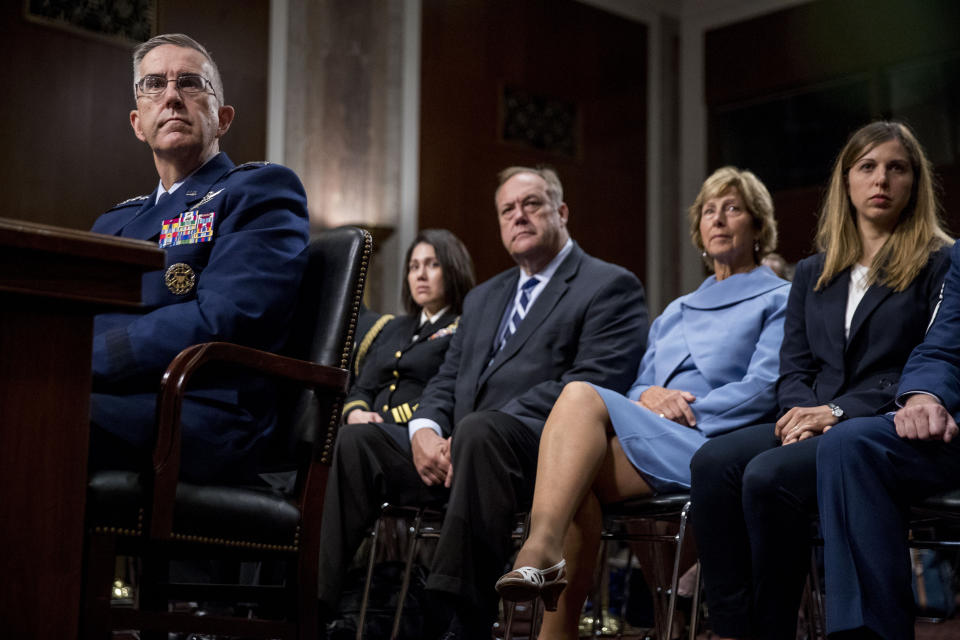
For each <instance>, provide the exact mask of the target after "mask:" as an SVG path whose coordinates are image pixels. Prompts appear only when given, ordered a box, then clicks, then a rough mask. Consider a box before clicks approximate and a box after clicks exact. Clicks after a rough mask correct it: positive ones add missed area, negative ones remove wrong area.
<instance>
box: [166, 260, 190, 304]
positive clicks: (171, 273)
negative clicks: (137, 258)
mask: <svg viewBox="0 0 960 640" xmlns="http://www.w3.org/2000/svg"><path fill="white" fill-rule="evenodd" d="M163 283H164V284H165V285H167V289H169V290H170V293H172V294H173V295H175V296H182V295H186V294H188V293H190V291H191V290H192V289H193V286H194V285H195V284H196V283H197V273H196V272H195V271H194V270H193V269H192V268H191V267H190V265H188V264H187V263H186V262H177V263H176V264H172V265H170V266H169V267H167V271H166V273H164V274H163Z"/></svg>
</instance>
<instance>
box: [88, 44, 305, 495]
mask: <svg viewBox="0 0 960 640" xmlns="http://www.w3.org/2000/svg"><path fill="white" fill-rule="evenodd" d="M133 63H134V97H135V99H136V109H134V110H133V111H131V113H130V124H131V125H132V127H133V131H134V134H135V135H136V136H137V138H139V139H140V140H142V141H143V142H145V143H147V145H148V146H149V147H150V149H151V151H152V152H153V159H154V164H155V165H156V168H157V173H158V174H159V177H160V181H159V185H158V186H157V188H156V189H155V190H154V192H153V193H151V194H150V195H148V196H138V197H135V198H131V199H129V200H126V201H124V202H121V203H120V204H118V205H116V206H115V207H113V208H112V209H111V210H110V211H108V212H107V213H105V214H104V215H102V216H101V217H100V218H99V219H98V220H97V221H96V223H95V224H94V226H93V231H96V232H98V233H105V234H110V235H114V236H120V237H124V238H136V239H140V240H148V241H151V242H156V243H157V244H158V245H159V247H160V248H162V249H165V250H166V267H165V268H164V269H163V270H160V271H155V272H152V273H148V274H146V275H144V277H143V303H144V311H145V312H144V313H107V314H102V315H99V316H97V317H96V320H95V324H94V343H93V384H94V393H93V396H92V401H91V419H92V420H91V421H92V428H91V465H92V466H93V467H94V468H96V467H101V468H102V467H107V468H115V467H116V466H117V465H126V464H130V463H131V462H133V463H136V462H137V461H138V460H141V459H143V458H144V456H146V455H147V452H148V451H149V449H150V447H151V446H152V438H153V433H154V410H155V406H156V392H157V389H158V387H159V383H160V377H161V375H162V373H163V371H164V369H165V368H166V367H167V365H168V364H169V363H170V361H171V360H172V359H173V357H174V356H175V355H176V354H177V353H179V352H180V351H181V350H182V349H183V348H185V347H187V346H190V345H193V344H197V343H200V342H207V341H210V340H225V341H229V342H236V343H239V344H245V345H249V346H254V347H258V348H262V349H268V350H275V349H277V348H279V347H280V346H281V345H282V344H283V341H284V339H285V337H286V331H287V325H288V323H289V320H290V317H291V314H292V312H293V305H294V303H295V301H296V296H297V290H298V289H299V286H300V280H301V277H302V274H303V269H304V267H305V265H306V247H307V240H308V227H309V223H308V219H307V206H306V196H305V194H304V191H303V186H302V185H301V184H300V180H299V179H297V176H296V175H294V173H293V172H292V171H290V170H289V169H286V168H284V167H280V166H277V165H269V164H267V163H250V164H245V165H240V166H234V165H233V163H232V162H231V161H230V159H229V158H227V156H226V154H224V153H222V152H220V137H221V136H223V135H224V134H225V133H226V132H227V129H229V127H230V124H231V122H232V121H233V116H234V109H233V107H231V106H229V105H226V104H225V103H224V99H223V85H222V82H221V80H220V73H219V71H218V70H217V67H216V64H215V63H214V62H213V59H212V58H211V57H210V54H209V53H208V52H207V51H206V49H205V48H204V47H203V46H202V45H200V44H199V43H197V42H196V41H194V40H193V39H191V38H189V37H187V36H185V35H182V34H167V35H161V36H156V37H154V38H152V39H150V40H149V41H147V42H145V43H144V44H142V45H140V46H139V47H138V48H137V49H136V51H134V56H133ZM191 389H192V390H191V392H190V393H189V394H188V396H187V400H186V402H185V404H184V410H183V464H182V474H183V475H184V476H185V477H187V478H191V479H194V480H208V479H213V478H216V479H226V478H230V479H245V478H246V477H247V476H248V475H249V474H251V473H252V472H253V471H254V470H255V462H256V458H257V453H258V450H259V449H260V446H261V445H262V443H264V442H265V439H266V437H267V436H268V434H269V432H270V430H271V429H272V427H273V423H274V420H275V406H274V404H275V394H273V393H272V392H271V388H270V387H269V386H267V385H266V384H265V383H264V382H261V381H258V380H252V379H250V378H248V377H246V376H243V375H240V374H234V373H230V372H221V373H220V374H218V375H216V376H198V377H197V379H196V380H195V381H194V384H192V385H191Z"/></svg>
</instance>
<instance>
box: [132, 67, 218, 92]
mask: <svg viewBox="0 0 960 640" xmlns="http://www.w3.org/2000/svg"><path fill="white" fill-rule="evenodd" d="M171 82H176V83H177V91H179V92H180V93H183V94H186V95H189V96H192V95H197V94H199V93H206V92H207V87H210V91H209V92H210V93H212V94H213V95H217V93H216V91H214V90H213V85H212V84H210V81H209V80H207V79H206V78H204V77H203V76H200V75H197V74H195V73H185V74H183V75H179V76H177V77H176V78H171V79H169V80H168V79H167V78H166V76H160V75H148V76H143V77H142V78H140V80H138V81H137V82H136V83H135V84H134V85H133V86H134V87H136V89H137V90H138V91H139V92H140V93H142V94H143V95H145V96H151V97H154V96H158V95H160V94H161V93H163V92H164V91H166V89H167V85H168V84H170V83H171Z"/></svg>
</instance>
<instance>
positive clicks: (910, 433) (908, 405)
mask: <svg viewBox="0 0 960 640" xmlns="http://www.w3.org/2000/svg"><path fill="white" fill-rule="evenodd" d="M893 424H894V425H895V426H896V428H897V435H898V436H900V437H901V438H906V439H907V440H942V441H944V442H950V441H951V440H953V439H954V437H956V435H957V431H958V429H957V423H956V421H955V420H954V419H953V416H952V415H950V412H949V411H947V409H946V407H944V406H943V405H942V404H940V403H939V402H938V401H937V399H936V398H934V397H933V396H930V395H927V394H925V393H917V394H914V395H912V396H910V397H909V398H908V399H907V401H906V402H905V403H904V405H903V408H902V409H900V410H899V411H897V413H896V414H895V415H894V416H893Z"/></svg>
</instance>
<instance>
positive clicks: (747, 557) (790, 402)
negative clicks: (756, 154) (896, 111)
mask: <svg viewBox="0 0 960 640" xmlns="http://www.w3.org/2000/svg"><path fill="white" fill-rule="evenodd" d="M938 209H939V207H938V203H937V201H936V196H935V193H934V190H933V182H932V175H931V169H930V164H929V161H928V160H927V158H926V156H925V155H924V153H923V150H922V148H921V147H920V145H919V143H918V142H917V140H916V138H915V137H914V136H913V134H912V133H911V131H910V130H909V129H908V128H907V127H905V126H904V125H902V124H898V123H889V122H875V123H872V124H869V125H867V126H865V127H863V128H861V129H860V130H858V131H857V132H855V133H854V134H853V135H852V136H851V137H850V139H849V140H848V141H847V144H846V146H845V147H844V148H843V150H842V151H841V152H840V155H839V157H838V158H837V160H836V163H835V164H834V168H833V172H832V176H831V181H830V186H829V190H828V192H827V196H826V199H825V201H824V204H823V207H822V211H821V213H820V219H819V223H818V230H817V248H818V249H819V251H820V253H818V254H816V255H814V256H811V257H809V258H807V259H805V260H802V261H801V262H800V263H799V264H798V265H797V270H796V275H795V277H794V281H793V287H792V289H791V292H790V298H789V301H788V303H787V314H786V321H785V325H784V339H783V344H782V346H781V350H780V379H779V381H778V383H777V400H778V403H779V405H780V417H779V419H778V420H777V422H776V423H774V424H762V425H756V426H752V427H747V428H745V429H740V430H737V431H734V432H732V433H730V434H728V435H725V436H722V437H719V438H716V439H714V440H711V441H709V442H707V444H706V445H704V446H703V447H702V448H701V449H700V450H699V451H698V452H697V454H696V455H695V456H694V457H693V460H692V461H691V463H690V469H691V496H692V503H693V504H692V511H691V518H692V521H693V528H694V534H695V536H696V540H697V548H698V550H699V555H700V563H701V569H702V572H703V582H704V588H705V592H706V598H707V606H708V608H709V610H710V618H711V622H712V627H713V631H714V633H716V634H717V635H718V636H720V637H721V638H745V637H750V638H790V639H791V640H792V639H793V638H795V636H796V622H797V610H798V608H799V604H800V598H801V594H802V589H803V583H804V578H805V576H806V571H807V567H808V563H809V559H810V539H811V533H812V531H811V529H812V520H811V515H812V514H815V513H816V507H817V500H816V499H817V496H816V448H817V445H818V442H819V438H816V437H815V436H817V435H819V434H821V433H823V432H824V431H826V430H828V429H830V428H837V429H842V428H843V420H845V419H847V418H852V417H859V416H869V415H875V414H877V413H879V412H883V411H887V410H889V409H890V408H891V407H892V406H893V400H894V394H895V392H896V389H897V383H898V381H899V378H900V371H901V369H902V368H903V365H904V363H905V362H906V360H907V357H908V356H909V354H910V351H911V350H912V349H913V347H914V346H916V345H917V344H918V343H919V342H921V341H922V340H923V335H924V332H925V330H926V328H927V325H928V323H929V321H930V318H931V315H932V314H933V312H934V309H935V308H936V304H937V301H938V298H939V294H940V290H941V284H942V281H943V276H944V274H945V272H946V269H947V267H948V266H949V252H948V249H947V245H948V244H950V243H951V240H950V238H949V237H948V236H947V234H946V232H945V231H944V230H943V227H942V225H941V223H940V221H939V217H938V213H939V212H938ZM828 589H829V586H828Z"/></svg>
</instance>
